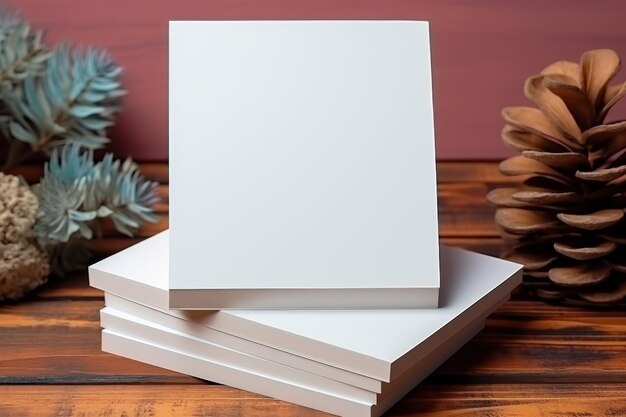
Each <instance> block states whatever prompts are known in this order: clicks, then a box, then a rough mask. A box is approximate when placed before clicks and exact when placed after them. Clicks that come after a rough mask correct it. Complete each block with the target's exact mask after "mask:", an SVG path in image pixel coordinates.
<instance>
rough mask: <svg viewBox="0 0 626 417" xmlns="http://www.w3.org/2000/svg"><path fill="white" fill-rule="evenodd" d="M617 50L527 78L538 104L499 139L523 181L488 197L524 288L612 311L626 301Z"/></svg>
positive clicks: (625, 135)
mask: <svg viewBox="0 0 626 417" xmlns="http://www.w3.org/2000/svg"><path fill="white" fill-rule="evenodd" d="M620 66H621V64H620V59H619V57H618V56H617V54H616V53H615V52H614V51H611V50H607V49H602V50H593V51H588V52H586V53H584V54H583V56H582V57H581V60H580V63H578V64H577V63H574V62H569V61H559V62H555V63H554V64H552V65H549V66H548V67H547V68H545V69H544V70H543V71H541V73H540V74H538V75H535V76H532V77H530V78H529V79H528V80H527V81H526V84H525V85H524V93H525V95H526V97H528V99H530V100H531V101H532V102H533V103H534V104H535V105H536V107H507V108H505V109H503V110H502V115H503V117H504V120H505V121H506V124H505V126H504V129H503V131H502V139H503V141H504V143H505V144H506V145H507V146H509V147H510V148H512V149H514V150H516V151H519V152H521V155H517V156H514V157H512V158H509V159H507V160H505V161H503V162H502V163H501V164H500V170H501V171H502V172H503V173H504V174H506V175H515V176H518V175H519V176H523V177H522V180H523V182H522V183H521V184H520V186H518V187H516V188H500V189H495V190H493V191H491V192H490V193H489V194H488V195H487V199H488V200H489V201H490V202H491V203H492V204H494V205H496V206H497V210H496V222H497V224H498V225H499V226H500V228H501V230H502V236H503V237H504V239H505V241H506V243H507V247H508V251H507V253H505V257H507V258H508V259H511V260H514V261H517V262H520V263H522V264H524V265H525V268H524V271H525V280H524V281H525V284H526V286H527V287H528V288H531V289H532V291H533V292H534V293H535V294H537V295H538V296H540V297H542V298H547V299H552V300H563V301H568V302H572V303H591V304H598V305H602V304H615V303H624V300H625V299H626V220H625V219H624V208H625V207H626V121H622V120H619V121H613V122H606V121H605V119H606V117H607V114H608V112H609V110H610V109H611V107H612V106H613V105H614V104H615V103H616V102H617V101H619V100H620V99H621V98H622V97H623V96H624V94H626V83H621V84H615V85H609V83H610V82H611V80H612V79H613V77H614V76H615V74H616V73H617V72H618V71H619V69H620Z"/></svg>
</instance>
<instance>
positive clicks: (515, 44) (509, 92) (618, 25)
mask: <svg viewBox="0 0 626 417" xmlns="http://www.w3.org/2000/svg"><path fill="white" fill-rule="evenodd" d="M4 3H5V4H6V3H8V4H9V5H12V6H14V7H18V8H21V9H22V10H23V12H24V14H25V15H26V16H27V17H28V18H30V19H31V20H32V23H33V24H34V26H36V27H39V28H46V29H48V39H49V40H50V42H52V43H54V42H56V41H59V40H71V41H74V42H78V43H83V44H94V43H95V44H98V45H101V46H103V47H105V48H108V49H110V50H111V51H112V53H113V54H114V56H115V57H116V58H117V59H118V60H119V62H120V63H121V65H123V66H124V67H125V69H126V71H125V75H124V84H125V86H126V87H127V89H128V90H129V95H128V97H126V99H125V100H124V107H125V111H124V112H123V114H122V115H121V117H120V119H119V123H118V126H117V128H116V129H115V131H113V132H112V136H113V138H114V143H113V148H114V150H115V151H116V152H118V153H119V154H120V155H126V154H131V155H133V156H135V157H137V158H140V159H161V160H163V159H166V158H167V22H168V20H170V19H172V20H176V19H192V20H198V19H419V20H429V21H430V22H431V32H432V34H431V37H432V62H433V82H434V97H435V117H436V131H437V152H438V157H439V158H446V159H450V158H454V159H481V158H482V159H484V158H501V157H503V156H505V155H508V154H509V151H508V150H507V149H506V148H505V147H504V146H503V145H502V144H501V142H500V130H501V129H502V124H503V122H502V118H501V117H500V110H501V108H502V107H504V106H511V105H523V104H526V103H527V101H526V99H525V98H524V96H523V94H522V87H523V83H524V80H525V79H526V77H528V76H530V75H532V74H536V73H538V72H539V71H540V70H541V69H542V68H544V67H545V66H547V65H548V64H550V63H552V62H554V61H557V60H559V59H568V60H573V61H577V60H578V59H579V57H580V55H581V53H582V52H583V51H585V50H587V49H592V48H614V49H615V50H617V51H618V53H620V54H621V55H624V54H625V53H626V43H625V42H624V39H625V38H626V27H625V26H624V24H623V17H622V16H623V13H624V11H625V10H626V6H625V5H624V3H623V2H621V1H619V0H597V1H594V2H582V1H576V2H570V1H566V0H556V1H555V0H553V1H550V2H539V1H534V2H522V1H515V0H506V1H493V0H491V1H489V0H480V1H472V2H471V3H468V2H463V1H451V0H447V1H441V0H421V1H413V0H359V1H354V0H332V1H329V0H237V1H232V0H211V1H205V0H186V1H174V2H173V1H168V0H133V1H125V0H89V1H84V0H54V1H50V0H8V1H5V2H4ZM621 78H623V75H622V76H621ZM624 108H625V106H624V105H619V106H618V108H616V109H614V110H613V114H612V116H611V119H612V120H616V119H621V118H623V115H624Z"/></svg>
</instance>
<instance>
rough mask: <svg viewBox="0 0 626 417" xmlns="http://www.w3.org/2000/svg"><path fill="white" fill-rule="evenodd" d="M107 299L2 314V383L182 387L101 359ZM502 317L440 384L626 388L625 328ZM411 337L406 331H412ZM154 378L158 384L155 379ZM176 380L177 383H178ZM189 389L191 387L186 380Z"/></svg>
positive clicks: (10, 308)
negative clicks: (572, 384) (613, 385)
mask: <svg viewBox="0 0 626 417" xmlns="http://www.w3.org/2000/svg"><path fill="white" fill-rule="evenodd" d="M102 305H103V302H102V299H93V300H89V299H81V300H66V299H58V298H57V299H55V298H51V299H48V300H46V299H45V298H42V299H39V300H37V301H32V302H23V303H19V304H12V305H5V306H2V307H0V335H2V340H1V342H0V358H1V359H0V375H2V376H1V377H0V383H20V381H22V382H24V381H31V382H32V378H34V377H36V379H37V381H38V383H42V384H44V383H45V384H55V383H59V381H62V382H63V383H69V384H80V383H85V384H97V383H110V382H111V380H110V378H111V376H112V375H115V376H116V377H117V378H119V379H117V380H116V381H117V382H123V381H124V378H126V377H128V381H129V382H132V381H136V380H137V378H142V381H143V382H154V383H156V382H159V383H169V382H174V383H179V382H180V379H179V376H178V375H177V374H173V373H171V372H166V371H159V370H157V368H154V367H151V366H148V365H144V364H141V363H138V362H134V361H126V360H122V359H120V358H117V357H114V356H111V355H106V354H103V353H102V352H100V334H99V332H100V325H99V314H98V310H99V309H100V308H101V307H102ZM513 308H514V306H511V307H510V308H509V311H508V312H507V314H508V315H507V314H504V315H503V314H501V313H497V314H496V315H495V316H493V318H490V319H489V320H488V322H487V328H486V329H485V330H484V331H482V332H481V333H479V335H478V336H477V337H476V338H475V339H473V340H472V342H470V343H469V344H468V345H466V346H465V347H464V348H462V349H461V350H460V351H459V352H458V353H457V354H456V355H455V356H453V357H452V358H451V359H450V360H449V361H448V362H447V363H446V364H445V365H444V366H443V368H441V369H440V371H438V372H437V373H436V375H437V377H438V378H440V379H442V381H457V380H463V381H466V382H471V383H484V382H497V383H501V382H507V383H508V382H515V381H518V382H519V381H523V382H532V381H541V380H544V381H545V380H549V381H553V382H561V383H567V382H585V381H588V382H589V381H594V382H618V381H620V380H621V381H626V323H625V322H624V320H623V314H622V313H621V312H614V313H613V315H606V316H604V317H597V316H596V317H587V316H584V315H582V314H579V315H578V316H575V317H569V316H565V315H564V316H560V317H552V318H550V319H549V320H546V318H537V319H533V318H530V317H524V316H520V317H516V316H514V315H511V310H512V309H513ZM407 330H408V329H407ZM153 377H154V379H153ZM172 378H173V379H172ZM185 382H188V380H187V379H185Z"/></svg>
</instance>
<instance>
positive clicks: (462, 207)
mask: <svg viewBox="0 0 626 417" xmlns="http://www.w3.org/2000/svg"><path fill="white" fill-rule="evenodd" d="M488 191H489V188H488V187H487V185H485V184H483V183H478V182H468V183H444V184H439V187H438V204H439V235H440V236H441V237H486V238H494V237H498V236H500V234H499V231H498V229H497V228H496V225H495V223H494V220H493V219H494V213H495V209H494V208H493V207H491V206H490V205H489V204H488V203H487V200H486V199H485V195H486V194H487V192H488Z"/></svg>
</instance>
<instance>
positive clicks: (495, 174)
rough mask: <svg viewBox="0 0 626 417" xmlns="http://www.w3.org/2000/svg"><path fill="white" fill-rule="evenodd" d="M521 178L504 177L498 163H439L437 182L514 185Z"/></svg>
mask: <svg viewBox="0 0 626 417" xmlns="http://www.w3.org/2000/svg"><path fill="white" fill-rule="evenodd" d="M519 181H520V177H511V176H507V175H504V174H502V173H501V172H500V170H499V169H498V162H496V161H437V182H439V183H443V184H447V183H463V182H483V183H487V184H500V185H505V184H513V183H516V182H519Z"/></svg>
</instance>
